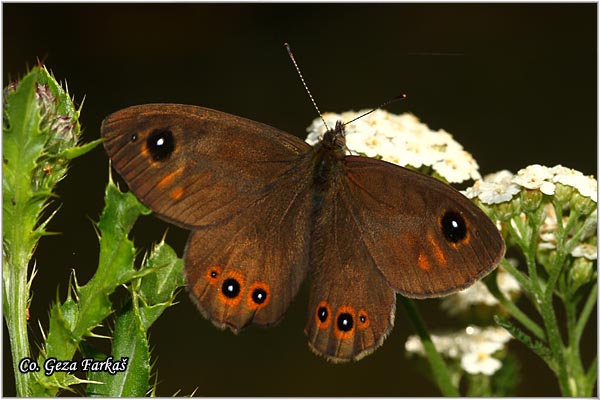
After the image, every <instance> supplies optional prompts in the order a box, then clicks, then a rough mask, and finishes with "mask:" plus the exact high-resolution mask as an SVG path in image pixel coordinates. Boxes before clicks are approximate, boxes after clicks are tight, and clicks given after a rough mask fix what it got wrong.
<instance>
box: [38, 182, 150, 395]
mask: <svg viewBox="0 0 600 400" xmlns="http://www.w3.org/2000/svg"><path fill="white" fill-rule="evenodd" d="M105 201H106V205H105V208H104V211H103V212H102V216H101V217H100V221H99V222H98V228H99V231H100V260H99V264H98V269H97V271H96V273H95V274H94V276H93V277H92V279H90V281H89V282H88V283H87V284H86V285H84V286H81V287H80V286H77V285H75V288H74V291H75V293H76V299H77V301H74V300H72V299H71V297H70V296H68V298H67V300H66V301H65V302H64V303H63V304H62V305H55V306H54V307H53V308H52V310H51V313H50V329H49V332H48V336H47V342H46V346H45V348H46V351H45V352H42V354H40V357H39V359H38V365H43V363H44V361H45V360H46V359H47V358H49V357H55V358H57V359H59V360H71V359H72V358H73V356H74V354H75V351H76V350H77V348H78V346H79V344H80V342H81V340H82V339H84V337H86V336H90V335H92V331H93V329H94V328H96V327H97V326H98V325H99V324H100V323H101V322H102V321H103V320H104V319H106V318H107V317H108V316H109V315H110V314H111V313H112V312H113V311H114V310H113V305H112V303H111V301H110V299H109V296H110V295H111V294H112V293H113V292H114V291H115V289H116V288H117V287H119V286H121V285H123V284H125V283H127V282H129V281H130V280H132V279H134V278H137V277H139V276H140V274H139V273H138V271H136V270H135V269H134V266H133V261H134V256H135V249H134V247H133V243H132V242H131V241H130V240H129V238H128V237H127V236H128V234H129V231H130V230H131V228H132V227H133V224H134V223H135V221H136V220H137V218H138V217H139V215H140V214H147V213H149V210H148V209H147V208H146V207H144V206H143V205H141V204H140V203H139V202H138V201H137V199H136V198H135V196H134V195H132V194H131V193H121V192H120V191H119V190H118V188H117V187H116V186H115V184H114V183H113V182H112V181H110V182H109V183H108V185H107V187H106V192H105ZM36 378H37V386H36V389H35V390H34V393H35V394H38V395H53V394H56V392H57V391H58V390H59V389H60V388H64V387H65V386H66V385H67V383H66V381H64V380H63V379H67V378H66V377H64V375H61V374H54V375H52V376H51V377H47V376H45V375H43V374H38V375H36Z"/></svg>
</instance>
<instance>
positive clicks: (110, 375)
mask: <svg viewBox="0 0 600 400" xmlns="http://www.w3.org/2000/svg"><path fill="white" fill-rule="evenodd" d="M108 360H109V362H110V361H111V360H112V362H113V363H115V362H116V363H117V365H118V367H119V368H120V367H124V368H125V369H124V370H118V371H116V370H112V372H109V371H106V370H105V371H94V372H91V373H90V374H89V379H90V380H93V381H98V382H102V383H103V384H90V385H88V388H87V393H88V395H92V396H108V397H143V396H145V395H146V394H147V392H148V391H149V389H150V385H149V379H150V350H149V347H148V341H147V339H146V333H145V331H144V329H143V327H142V324H141V321H140V319H139V316H137V315H136V312H135V310H134V308H133V307H132V305H131V303H129V304H128V306H127V307H125V308H124V309H123V310H122V311H121V312H120V313H119V315H118V316H117V321H116V326H115V332H114V340H113V348H112V356H110V357H109V358H108ZM112 365H113V366H115V364H112Z"/></svg>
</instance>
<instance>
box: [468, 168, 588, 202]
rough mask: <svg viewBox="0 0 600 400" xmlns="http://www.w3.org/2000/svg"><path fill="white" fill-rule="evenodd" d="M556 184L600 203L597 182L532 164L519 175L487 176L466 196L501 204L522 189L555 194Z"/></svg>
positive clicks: (561, 170)
mask: <svg viewBox="0 0 600 400" xmlns="http://www.w3.org/2000/svg"><path fill="white" fill-rule="evenodd" d="M557 184H562V185H564V186H568V187H571V188H573V189H576V190H577V191H578V192H579V194H580V195H581V196H583V197H587V198H590V199H591V200H592V201H593V202H596V203H597V202H598V195H597V190H598V181H597V180H596V179H594V178H593V177H592V176H586V175H584V174H582V173H581V172H579V171H577V170H574V169H571V168H566V167H563V166H562V165H556V166H554V167H546V166H543V165H539V164H533V165H529V166H528V167H526V168H523V169H521V170H519V172H517V174H516V175H513V174H512V173H511V172H509V171H506V170H504V171H500V172H497V173H495V174H491V175H486V176H485V177H484V178H483V180H480V181H477V182H475V183H474V184H473V186H472V187H470V188H468V189H467V190H465V191H463V194H464V195H465V196H467V197H468V198H470V199H474V198H479V200H480V201H481V202H482V203H484V204H498V203H503V202H506V201H510V200H511V199H512V198H513V196H514V195H516V194H517V193H519V192H520V191H521V190H522V188H525V189H528V190H539V191H540V192H542V193H543V194H546V195H554V193H555V191H556V185H557Z"/></svg>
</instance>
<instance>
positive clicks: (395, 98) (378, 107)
mask: <svg viewBox="0 0 600 400" xmlns="http://www.w3.org/2000/svg"><path fill="white" fill-rule="evenodd" d="M405 98H406V93H402V94H401V95H399V96H396V97H392V98H391V99H388V100H386V101H384V102H383V103H381V104H380V105H378V106H377V107H375V108H373V109H372V110H371V111H367V112H366V113H364V114H361V115H359V116H358V117H356V118H353V119H351V120H350V121H348V122H344V125H348V124H351V123H352V122H354V121H356V120H357V119H360V118H362V117H365V116H367V115H369V114H371V113H372V112H373V111H375V110H379V109H380V108H383V107H385V106H387V105H388V104H391V103H394V102H396V101H399V100H404V99H405Z"/></svg>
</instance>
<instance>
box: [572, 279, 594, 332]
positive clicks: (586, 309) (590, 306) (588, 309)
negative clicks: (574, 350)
mask: <svg viewBox="0 0 600 400" xmlns="http://www.w3.org/2000/svg"><path fill="white" fill-rule="evenodd" d="M597 298H598V284H597V283H596V284H594V286H592V289H591V291H590V295H589V296H588V298H587V300H586V302H585V305H584V306H583V309H582V310H581V314H579V320H578V321H577V324H576V325H575V329H574V330H573V336H574V337H575V340H576V341H577V343H579V341H580V340H581V335H582V334H583V329H584V328H585V325H586V324H587V322H588V319H589V317H590V315H591V313H592V311H593V310H594V306H595V305H596V300H597Z"/></svg>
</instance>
